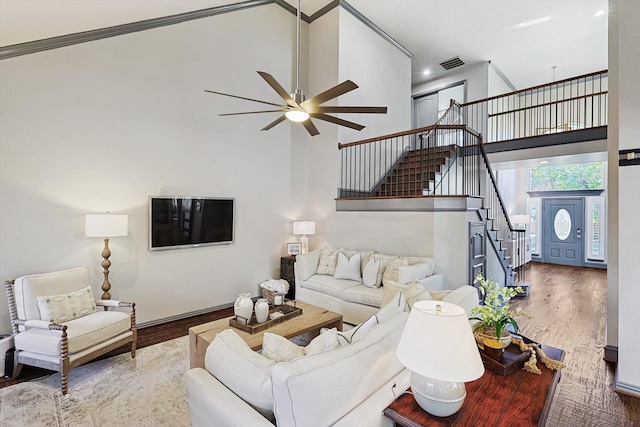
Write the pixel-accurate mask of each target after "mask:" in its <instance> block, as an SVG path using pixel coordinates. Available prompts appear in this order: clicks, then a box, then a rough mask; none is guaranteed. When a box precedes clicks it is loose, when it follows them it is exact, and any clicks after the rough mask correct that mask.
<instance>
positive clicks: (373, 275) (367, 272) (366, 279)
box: [362, 255, 384, 288]
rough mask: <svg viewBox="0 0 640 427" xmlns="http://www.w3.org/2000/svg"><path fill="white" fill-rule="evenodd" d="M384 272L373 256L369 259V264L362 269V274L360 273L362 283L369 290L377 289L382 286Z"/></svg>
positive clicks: (379, 262) (378, 261)
mask: <svg viewBox="0 0 640 427" xmlns="http://www.w3.org/2000/svg"><path fill="white" fill-rule="evenodd" d="M383 271H384V269H383V267H382V262H381V261H380V260H378V259H376V257H375V255H371V256H370V257H369V262H368V263H367V265H366V266H365V267H364V272H363V273H362V282H363V283H364V284H365V286H368V287H370V288H379V287H380V285H381V284H382V283H381V281H382V272H383Z"/></svg>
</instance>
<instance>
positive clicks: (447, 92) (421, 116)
mask: <svg viewBox="0 0 640 427" xmlns="http://www.w3.org/2000/svg"><path fill="white" fill-rule="evenodd" d="M452 99H453V100H455V101H456V102H458V103H460V104H462V103H464V101H465V82H460V83H455V84H453V85H451V86H449V87H446V88H444V89H440V90H439V91H436V92H429V93H427V94H424V95H418V96H416V97H415V98H414V99H413V111H414V124H413V127H414V128H421V127H425V126H431V125H433V124H435V123H436V122H437V121H438V119H439V118H440V117H442V115H443V114H444V113H445V112H446V111H447V109H448V108H449V105H450V103H451V100H452Z"/></svg>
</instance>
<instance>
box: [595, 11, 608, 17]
mask: <svg viewBox="0 0 640 427" xmlns="http://www.w3.org/2000/svg"><path fill="white" fill-rule="evenodd" d="M605 13H607V12H605V11H604V10H599V11H597V12H596V13H595V14H594V15H593V17H594V18H597V17H598V16H602V15H604V14H605Z"/></svg>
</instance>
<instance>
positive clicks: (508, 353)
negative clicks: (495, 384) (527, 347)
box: [480, 335, 533, 376]
mask: <svg viewBox="0 0 640 427" xmlns="http://www.w3.org/2000/svg"><path fill="white" fill-rule="evenodd" d="M519 337H521V338H522V340H523V341H524V342H525V343H527V344H528V343H532V342H533V341H532V340H530V339H529V338H526V337H523V336H521V335H520V336H519ZM480 356H481V357H482V362H483V363H484V367H485V368H486V369H488V370H490V371H492V372H495V373H496V374H500V375H504V376H507V375H509V374H512V373H513V372H515V371H516V370H518V369H522V367H523V366H524V364H525V362H526V361H527V360H529V356H530V352H529V351H520V348H519V347H518V346H517V345H515V344H509V345H508V346H507V347H506V348H505V349H504V352H503V353H502V357H501V358H500V360H495V359H493V358H491V356H488V355H487V354H486V353H485V350H480Z"/></svg>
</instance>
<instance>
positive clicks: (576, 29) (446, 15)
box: [0, 0, 608, 89]
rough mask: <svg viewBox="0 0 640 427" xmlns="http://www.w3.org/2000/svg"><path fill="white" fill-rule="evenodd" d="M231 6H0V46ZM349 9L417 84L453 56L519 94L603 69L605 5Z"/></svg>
mask: <svg viewBox="0 0 640 427" xmlns="http://www.w3.org/2000/svg"><path fill="white" fill-rule="evenodd" d="M286 1H287V2H288V3H290V4H292V5H294V6H296V7H297V4H298V1H297V0H286ZM231 3H241V1H233V0H182V1H176V0H135V1H126V0H86V1H77V0H49V1H25V0H0V46H8V45H12V44H17V43H23V42H27V41H33V40H39V39H44V38H49V37H54V36H60V35H65V34H71V33H77V32H82V31H87V30H92V29H97V28H105V27H109V26H114V25H120V24H125V23H130V22H135V21H140V20H145V19H151V18H157V17H162V16H168V15H173V14H178V13H182V12H188V11H193V10H199V9H205V8H209V7H216V6H221V5H225V4H231ZM328 3H330V1H329V0H304V1H303V2H302V4H303V6H302V10H303V12H304V13H305V14H307V15H312V14H313V13H315V12H316V11H318V10H319V9H321V8H322V7H323V6H325V5H326V4H328ZM348 3H349V4H350V5H351V6H353V7H354V8H355V9H356V10H358V11H359V12H360V13H362V14H363V15H364V16H365V17H367V18H368V19H369V20H371V21H372V22H373V23H374V24H375V25H377V26H378V27H379V28H381V29H382V30H383V31H385V32H386V33H387V34H388V35H390V36H391V37H392V38H394V39H395V40H396V41H398V42H399V43H400V44H401V45H402V46H404V47H405V48H406V49H408V50H409V51H410V52H411V53H412V54H413V55H414V57H413V82H414V83H419V82H422V81H426V80H431V79H435V78H438V77H440V76H442V75H443V74H444V73H446V72H447V71H445V70H444V69H443V68H442V67H441V66H440V65H439V64H440V62H442V61H445V60H447V59H450V58H452V57H455V56H459V57H460V59H461V60H462V61H464V62H465V63H466V64H474V63H478V62H481V61H491V62H492V63H493V64H494V65H495V66H496V67H498V68H499V69H500V70H501V71H502V72H503V74H504V75H505V76H506V77H507V78H508V79H509V80H510V81H511V82H512V83H513V84H514V86H515V87H516V88H518V89H521V88H525V87H530V86H534V85H537V84H541V83H546V82H549V81H552V80H553V79H554V73H555V79H556V80H558V79H562V78H567V77H573V76H576V75H580V74H585V73H589V72H593V71H599V70H603V69H606V68H607V13H606V12H607V8H608V2H607V0H349V1H348ZM291 19H295V17H294V16H293V15H292V16H291ZM554 67H555V68H554ZM424 70H429V72H430V74H429V75H428V76H425V75H423V71H424Z"/></svg>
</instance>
